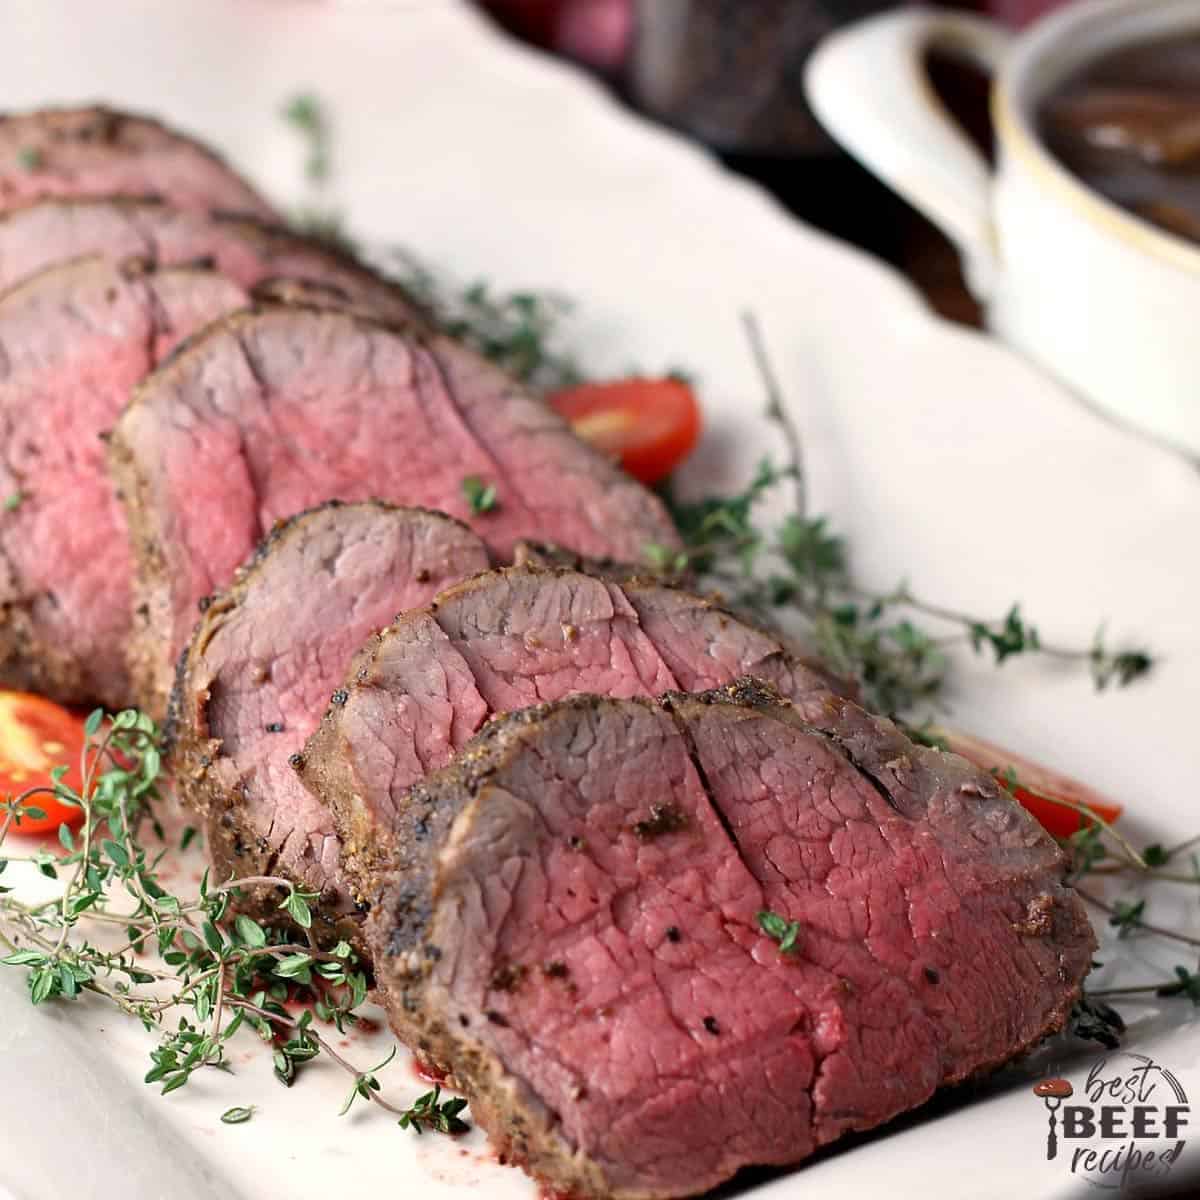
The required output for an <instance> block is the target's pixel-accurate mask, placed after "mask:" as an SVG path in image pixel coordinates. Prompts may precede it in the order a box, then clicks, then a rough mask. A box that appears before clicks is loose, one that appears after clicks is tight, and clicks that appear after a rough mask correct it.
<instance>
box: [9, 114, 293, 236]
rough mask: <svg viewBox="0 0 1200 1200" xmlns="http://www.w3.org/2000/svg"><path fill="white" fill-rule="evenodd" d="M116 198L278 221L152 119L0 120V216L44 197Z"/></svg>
mask: <svg viewBox="0 0 1200 1200" xmlns="http://www.w3.org/2000/svg"><path fill="white" fill-rule="evenodd" d="M113 195H127V196H157V197H159V198H160V199H163V200H166V201H168V202H169V203H171V204H173V205H175V207H177V208H198V209H203V210H208V209H223V210H227V211H229V212H244V213H251V214H253V215H255V216H258V217H263V218H266V219H268V220H271V219H274V218H275V214H274V212H273V211H272V209H271V206H270V205H269V204H267V202H266V201H265V200H264V199H263V198H262V197H261V196H259V195H258V193H257V192H255V191H254V189H253V188H252V187H251V186H250V185H249V184H248V183H246V182H245V180H243V179H241V178H240V177H239V176H238V175H237V174H235V172H234V171H233V170H231V169H230V168H229V167H228V166H226V164H225V163H223V162H222V161H221V159H220V158H218V157H217V155H216V154H214V153H213V152H212V151H211V150H209V149H208V148H207V147H205V146H202V145H201V144H200V143H199V142H197V141H194V140H193V139H192V138H190V137H188V136H187V135H186V134H183V133H180V132H179V131H178V130H174V129H168V128H167V127H166V126H165V125H162V124H160V123H159V122H158V121H155V120H153V119H152V118H150V117H144V116H140V115H138V114H135V113H127V112H117V111H115V110H113V109H110V108H103V107H94V108H60V109H39V110H37V111H36V112H26V113H10V114H7V115H5V116H2V117H0V210H2V209H6V208H13V207H16V206H17V205H21V204H27V203H29V201H31V200H40V199H42V198H43V197H45V196H113Z"/></svg>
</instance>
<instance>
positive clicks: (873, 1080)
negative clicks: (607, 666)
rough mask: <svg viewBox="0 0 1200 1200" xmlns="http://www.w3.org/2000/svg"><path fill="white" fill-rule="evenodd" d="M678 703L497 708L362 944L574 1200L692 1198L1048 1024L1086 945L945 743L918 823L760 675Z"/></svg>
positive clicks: (440, 1054)
mask: <svg viewBox="0 0 1200 1200" xmlns="http://www.w3.org/2000/svg"><path fill="white" fill-rule="evenodd" d="M666 705H667V706H666V708H663V707H656V706H653V705H651V704H650V703H647V702H645V701H636V700H635V701H604V700H598V699H596V698H594V697H584V698H577V699H575V700H572V701H567V702H562V703H559V704H556V705H549V706H543V707H541V708H538V709H534V710H527V711H525V712H523V713H519V714H514V715H512V716H510V717H503V718H499V719H498V720H496V721H493V722H492V723H490V724H489V725H488V726H487V729H486V731H485V732H484V733H483V734H482V735H481V737H480V738H479V739H478V740H477V741H476V742H475V743H473V744H472V746H471V747H469V748H468V750H467V751H466V752H465V753H463V754H462V755H460V757H459V758H458V759H456V761H455V763H454V764H452V765H451V766H450V767H448V768H447V769H445V770H444V771H441V772H438V773H436V774H435V775H433V776H431V777H429V778H428V779H427V780H426V781H425V782H424V783H423V784H422V785H421V786H420V787H419V788H418V789H416V792H415V793H414V795H415V800H414V804H413V806H412V807H411V810H410V822H411V824H412V827H413V828H414V829H415V828H416V827H417V826H418V824H419V825H420V827H421V828H423V830H424V838H425V841H424V847H423V851H422V852H421V853H419V854H418V853H416V852H415V851H414V852H413V854H412V858H411V861H410V862H408V863H407V864H406V868H407V869H406V870H404V871H401V872H398V873H397V874H396V876H395V878H394V879H393V880H392V882H391V884H390V885H389V887H388V888H387V890H386V891H385V893H384V897H383V899H382V901H381V903H380V904H379V905H377V906H376V909H375V910H374V912H373V913H372V915H371V917H370V918H369V922H368V937H369V940H370V941H371V944H372V945H373V946H374V948H375V950H376V954H377V970H378V972H379V977H380V981H381V982H382V983H383V985H384V987H385V989H386V991H387V994H388V996H389V1005H390V1011H391V1015H392V1018H393V1022H394V1024H395V1026H396V1028H397V1030H398V1032H399V1033H400V1034H401V1036H403V1037H404V1038H405V1039H406V1040H407V1041H408V1042H409V1043H410V1044H412V1045H414V1046H415V1047H416V1048H417V1050H418V1052H419V1053H422V1054H423V1055H425V1056H426V1057H427V1058H430V1059H432V1060H433V1061H435V1062H438V1063H440V1064H442V1065H443V1066H445V1067H447V1068H449V1069H450V1070H451V1072H452V1073H453V1075H454V1077H455V1078H456V1079H457V1080H458V1081H459V1082H460V1083H461V1084H462V1085H463V1086H464V1087H465V1088H466V1089H467V1091H468V1093H469V1094H470V1095H471V1098H472V1102H473V1111H474V1112H475V1114H476V1117H477V1119H478V1120H480V1121H481V1123H483V1124H484V1125H485V1127H487V1129H488V1131H489V1133H490V1134H491V1136H492V1137H493V1139H494V1140H495V1141H496V1142H497V1143H498V1145H499V1147H500V1149H501V1151H502V1153H504V1154H506V1155H508V1156H510V1157H512V1158H514V1159H515V1160H518V1161H521V1162H523V1163H524V1164H525V1165H526V1166H527V1167H528V1168H529V1169H530V1170H531V1171H532V1172H533V1173H534V1174H535V1175H537V1176H538V1177H539V1178H540V1179H542V1180H543V1181H544V1182H546V1183H547V1184H549V1185H550V1186H552V1187H554V1188H559V1189H562V1190H564V1191H567V1192H569V1193H570V1194H572V1195H576V1196H580V1197H597V1198H599V1197H602V1196H603V1197H607V1196H614V1197H620V1198H622V1200H625V1198H633V1197H666V1196H683V1195H691V1194H695V1193H699V1192H702V1191H705V1190H707V1189H709V1188H711V1187H713V1186H715V1185H716V1184H717V1183H719V1182H720V1181H721V1180H723V1179H725V1178H727V1177H729V1176H730V1175H731V1174H732V1173H734V1172H735V1171H736V1170H738V1169H739V1168H740V1167H742V1166H745V1165H749V1164H753V1163H758V1164H772V1163H773V1164H783V1163H789V1162H795V1161H798V1160H799V1159H802V1158H803V1157H805V1156H806V1155H808V1154H809V1153H811V1152H812V1151H813V1150H814V1149H815V1148H817V1147H818V1146H821V1145H823V1144H825V1143H827V1142H830V1141H832V1140H834V1139H836V1138H837V1137H839V1136H841V1135H842V1134H843V1133H846V1132H850V1131H853V1130H861V1129H869V1128H871V1127H873V1126H875V1125H877V1124H879V1123H881V1122H883V1121H886V1120H888V1119H890V1118H891V1117H893V1116H895V1115H896V1114H898V1113H900V1112H903V1111H905V1110H906V1109H909V1108H912V1107H914V1106H916V1105H918V1104H920V1103H923V1102H924V1101H925V1100H926V1099H928V1097H929V1096H930V1095H931V1094H932V1092H933V1091H934V1090H935V1089H936V1088H937V1087H939V1086H942V1085H944V1084H948V1083H952V1082H955V1081H957V1080H960V1079H963V1078H965V1077H967V1076H969V1075H972V1074H975V1073H977V1072H979V1071H982V1070H986V1069H989V1068H991V1067H993V1066H995V1065H997V1064H999V1063H1001V1062H1003V1061H1006V1060H1007V1059H1009V1058H1011V1057H1012V1056H1014V1055H1015V1054H1018V1053H1020V1052H1021V1051H1023V1050H1025V1049H1026V1048H1028V1047H1029V1046H1031V1045H1033V1044H1035V1043H1036V1042H1037V1041H1038V1040H1039V1039H1040V1038H1042V1037H1043V1036H1044V1035H1045V1034H1046V1033H1048V1032H1050V1031H1053V1030H1055V1029H1057V1028H1058V1027H1060V1026H1061V1024H1062V1022H1063V1020H1064V1019H1065V1016H1066V1014H1067V1012H1068V1011H1069V1009H1070V1007H1071V1005H1072V1003H1073V1001H1074V999H1075V998H1076V997H1077V995H1078V993H1079V986H1080V982H1081V980H1082V979H1083V977H1084V975H1085V973H1086V972H1087V970H1088V968H1089V964H1090V960H1091V953H1092V949H1093V947H1094V944H1095V942H1094V937H1093V935H1092V931H1091V927H1090V925H1089V923H1088V921H1087V918H1086V914H1085V913H1084V911H1083V909H1082V905H1081V904H1080V902H1079V900H1078V898H1077V897H1076V896H1075V895H1074V894H1073V893H1072V892H1071V891H1070V889H1068V888H1066V887H1064V886H1063V883H1062V877H1063V865H1064V864H1063V860H1062V857H1061V854H1060V853H1059V851H1058V848H1057V847H1056V846H1055V845H1054V843H1053V842H1052V841H1051V840H1050V839H1049V838H1048V837H1047V836H1046V835H1045V834H1044V833H1043V832H1042V831H1041V830H1040V829H1038V828H1037V827H1036V825H1035V823H1034V822H1033V821H1032V819H1031V818H1030V817H1028V815H1027V814H1025V813H1024V812H1023V811H1022V810H1020V809H1019V808H1018V807H1017V806H1016V805H1015V804H1014V803H1013V802H1012V801H1011V800H1010V799H1009V798H1008V797H1007V796H1006V795H1005V794H1004V793H1002V792H1001V791H1000V790H999V789H998V788H997V787H996V785H995V783H994V781H992V780H990V779H989V778H988V777H987V776H983V775H980V774H979V773H975V772H971V771H970V770H969V769H968V768H966V766H965V764H963V763H962V762H961V760H957V759H954V758H953V756H949V755H936V752H931V753H933V754H934V755H935V756H936V758H937V759H939V760H944V762H942V764H941V766H940V767H939V765H938V763H937V762H935V761H933V760H930V761H929V762H921V763H918V765H917V768H916V775H915V776H914V778H918V777H919V778H920V779H921V780H922V787H923V788H924V791H923V793H922V802H923V808H922V809H921V811H916V808H915V806H909V811H906V812H901V811H899V810H898V807H897V805H896V804H894V803H892V801H891V799H889V796H888V795H886V794H884V793H885V792H886V791H887V786H888V785H887V784H886V782H885V783H884V784H883V788H884V790H883V791H881V790H880V787H881V785H880V781H879V780H877V779H874V778H869V777H867V776H866V775H864V773H863V772H862V770H860V769H859V767H857V766H855V765H854V763H853V762H852V761H851V760H850V758H849V757H848V756H847V754H846V751H845V750H844V749H843V747H842V746H841V745H839V744H838V742H837V741H835V740H834V739H832V738H830V737H829V736H827V735H825V734H822V733H820V732H819V731H817V730H815V729H813V728H812V727H811V726H809V725H808V724H807V723H806V722H805V721H804V720H803V717H802V716H801V715H800V713H799V712H798V710H797V709H796V708H795V707H794V706H791V705H788V704H783V703H780V702H779V701H778V700H777V699H775V698H773V697H772V696H771V695H770V693H769V691H767V690H765V689H763V688H761V686H759V685H757V684H754V685H750V684H746V685H743V686H742V688H741V690H740V695H739V694H738V692H737V691H736V690H735V691H732V692H729V691H726V692H723V693H721V694H716V695H709V696H705V697H700V698H692V697H686V696H673V697H671V698H670V699H669V700H668V701H667V702H666ZM880 738H881V743H882V742H886V741H887V738H886V737H884V736H883V735H880ZM913 751H914V753H915V752H916V751H917V748H916V747H913ZM889 752H890V747H889ZM916 757H920V755H917V756H916ZM896 770H897V771H900V768H896ZM410 844H411V845H414V846H415V845H416V839H415V838H412V837H410ZM762 911H770V912H773V913H776V914H778V915H779V916H780V917H781V918H783V919H784V920H786V921H796V922H797V923H798V936H797V937H796V939H795V946H794V948H793V949H792V950H791V951H790V952H788V953H782V952H781V950H780V946H779V943H778V941H777V940H774V939H772V938H770V937H768V936H767V935H766V934H765V933H764V932H763V930H762V928H761V927H760V924H759V920H758V914H759V913H760V912H762ZM1031 913H1034V914H1036V916H1037V918H1038V919H1037V920H1036V921H1033V920H1031V919H1030V914H1031Z"/></svg>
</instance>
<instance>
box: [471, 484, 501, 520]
mask: <svg viewBox="0 0 1200 1200" xmlns="http://www.w3.org/2000/svg"><path fill="white" fill-rule="evenodd" d="M462 490H463V495H464V496H466V498H467V503H468V504H469V505H470V506H471V512H473V513H474V514H475V515H476V516H479V515H481V514H483V513H487V512H491V511H492V510H493V509H494V508H496V507H497V503H498V502H497V499H496V485H495V484H493V483H489V484H485V483H484V482H483V480H482V479H480V478H479V476H478V475H468V476H467V477H466V478H465V479H464V480H463V481H462Z"/></svg>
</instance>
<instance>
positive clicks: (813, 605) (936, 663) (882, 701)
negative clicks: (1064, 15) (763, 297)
mask: <svg viewBox="0 0 1200 1200" xmlns="http://www.w3.org/2000/svg"><path fill="white" fill-rule="evenodd" d="M744 321H745V326H746V332H747V336H748V339H749V342H750V349H751V353H752V355H753V358H754V361H755V364H756V366H757V367H758V370H759V373H760V375H761V377H762V382H763V388H764V391H765V393H766V396H767V405H766V417H767V419H768V420H769V421H771V422H772V423H773V424H775V425H776V426H777V427H778V428H779V430H780V432H781V435H782V437H783V441H784V446H785V461H784V465H783V466H782V467H779V466H776V465H774V464H773V463H771V462H770V461H764V462H763V463H761V464H760V465H759V467H758V469H757V471H756V472H755V474H754V476H753V477H752V479H751V480H750V482H749V483H748V484H747V485H746V487H745V488H743V489H742V490H741V491H740V492H735V493H733V494H731V495H725V496H709V497H706V498H704V499H701V500H699V501H689V502H682V501H679V500H678V499H677V498H675V496H674V495H673V493H672V492H671V491H670V489H667V490H666V493H665V494H666V499H667V501H668V503H669V505H670V507H671V509H672V513H673V516H674V517H675V521H676V524H677V525H678V527H679V531H680V534H681V536H682V538H683V542H684V546H685V549H684V550H683V551H682V552H675V551H668V550H666V549H664V548H663V547H658V546H651V547H649V548H648V551H647V558H648V560H649V562H650V563H651V565H652V566H654V567H655V568H656V569H658V570H660V571H663V572H664V573H666V574H668V575H671V574H674V575H682V574H684V573H685V572H693V573H695V574H696V575H698V576H699V578H700V580H701V582H702V583H703V584H707V585H708V586H710V587H713V588H715V589H716V590H718V591H720V592H722V593H724V594H725V595H726V596H727V597H728V599H729V600H730V601H731V602H732V603H734V604H735V605H737V606H740V607H743V608H746V609H749V610H752V611H758V612H770V611H772V610H775V611H779V610H784V611H787V612H790V613H792V614H793V615H796V616H799V617H800V618H801V619H802V621H803V622H804V624H805V625H806V627H807V629H808V632H809V635H810V636H811V638H812V640H813V642H814V644H815V646H816V648H817V650H818V652H819V653H820V654H821V655H822V657H823V658H824V659H825V660H826V661H827V662H828V664H829V666H830V667H831V668H832V669H833V670H834V671H836V672H838V673H840V674H842V675H845V676H847V677H849V678H853V679H855V680H856V681H857V682H858V684H859V686H860V687H861V689H862V693H863V699H864V700H865V701H866V703H867V704H868V706H870V707H872V708H874V709H876V710H877V711H879V712H883V713H887V714H891V715H901V716H906V715H911V714H913V713H914V711H915V710H917V709H920V708H923V707H927V706H928V705H930V704H933V703H936V701H937V699H938V697H939V695H940V693H941V691H942V687H943V684H944V681H945V677H946V671H947V669H948V658H947V650H948V649H949V648H950V647H951V646H954V645H956V644H958V645H965V646H967V647H969V648H970V649H972V650H973V651H975V652H976V653H985V652H986V653H989V654H990V655H991V656H992V658H993V660H994V662H995V663H996V665H997V666H999V665H1001V664H1003V663H1004V662H1005V661H1007V660H1008V659H1009V658H1012V657H1015V656H1017V655H1021V654H1043V655H1047V656H1052V657H1055V658H1059V659H1063V660H1066V661H1069V662H1076V663H1079V664H1081V665H1086V666H1087V667H1088V668H1089V669H1090V671H1091V674H1092V677H1093V679H1094V681H1095V684H1096V686H1097V687H1098V688H1104V687H1106V686H1108V685H1109V684H1110V683H1116V684H1117V685H1118V686H1125V685H1126V684H1129V683H1131V682H1133V680H1135V679H1137V678H1139V677H1141V676H1142V675H1144V674H1146V672H1147V671H1149V670H1150V668H1151V666H1152V660H1151V658H1150V656H1149V655H1148V654H1146V653H1145V652H1144V651H1142V650H1140V649H1124V648H1122V649H1119V650H1116V651H1112V650H1110V649H1109V648H1108V646H1107V645H1106V643H1105V641H1104V638H1103V631H1101V632H1100V633H1098V634H1097V635H1096V638H1095V640H1094V641H1093V642H1092V644H1091V645H1090V646H1088V647H1085V648H1069V647H1062V646H1057V645H1053V644H1050V643H1048V642H1046V641H1045V640H1044V639H1043V638H1042V637H1041V635H1040V634H1039V632H1038V630H1037V627H1036V626H1035V625H1033V624H1032V623H1030V622H1029V621H1028V620H1027V619H1026V618H1025V617H1024V616H1023V615H1022V613H1021V609H1020V606H1019V605H1017V604H1013V605H1012V606H1010V608H1009V609H1008V611H1007V612H1006V613H1005V615H1004V616H1003V617H1000V618H998V619H989V618H981V617H977V616H973V615H971V614H968V613H963V612H959V611H957V610H954V609H951V608H948V607H946V606H943V605H939V604H934V603H931V602H929V601H927V600H924V599H921V598H919V597H918V596H916V595H914V593H913V592H912V590H911V589H910V588H909V587H908V585H907V584H900V585H899V586H897V587H896V588H894V589H892V590H891V591H890V592H875V591H871V590H869V589H866V588H863V587H861V586H860V585H858V584H857V583H856V582H855V581H854V579H853V578H852V575H851V573H850V569H849V563H848V556H847V552H846V545H845V542H844V540H843V539H842V538H841V537H840V536H839V535H838V534H836V533H835V532H833V530H832V529H831V527H830V524H829V521H828V518H827V517H825V516H821V515H817V516H813V515H810V514H809V512H808V507H807V496H806V494H805V486H804V480H805V473H804V461H803V446H802V441H801V438H800V433H799V429H798V427H797V425H796V423H795V421H794V420H793V419H792V417H791V414H790V413H789V411H788V409H787V406H786V404H785V403H784V402H783V399H782V396H781V393H780V388H779V384H778V381H777V380H776V377H775V374H774V371H773V369H772V367H771V363H770V359H769V357H768V355H767V352H766V348H765V345H764V342H763V337H762V333H761V331H760V329H759V326H758V323H757V321H756V320H755V318H754V317H753V315H752V314H749V313H747V314H745V316H744ZM785 482H789V483H790V484H791V486H792V511H791V512H789V513H788V514H787V515H786V516H785V517H784V518H783V520H782V521H781V522H780V523H779V525H778V526H777V527H776V528H774V529H769V530H764V529H763V528H761V527H760V526H759V525H758V524H756V522H755V509H756V507H757V506H758V504H759V503H760V502H761V501H762V500H763V499H764V498H765V497H766V496H767V495H768V494H769V493H770V492H771V491H772V490H773V489H774V488H776V487H777V486H778V485H781V484H783V483H785ZM917 616H920V617H927V618H931V619H934V620H936V621H937V622H939V623H940V624H942V625H944V626H946V627H947V631H946V632H941V631H939V632H936V633H934V632H930V631H929V630H927V629H924V628H921V627H919V626H918V625H917V624H916V623H915V621H914V619H913V618H914V617H917Z"/></svg>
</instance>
